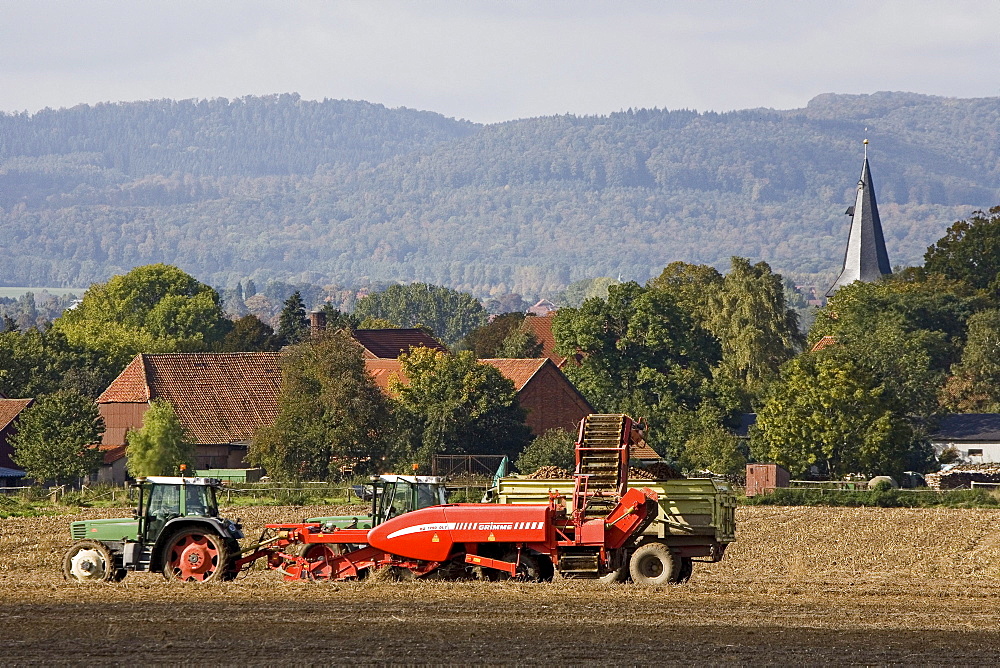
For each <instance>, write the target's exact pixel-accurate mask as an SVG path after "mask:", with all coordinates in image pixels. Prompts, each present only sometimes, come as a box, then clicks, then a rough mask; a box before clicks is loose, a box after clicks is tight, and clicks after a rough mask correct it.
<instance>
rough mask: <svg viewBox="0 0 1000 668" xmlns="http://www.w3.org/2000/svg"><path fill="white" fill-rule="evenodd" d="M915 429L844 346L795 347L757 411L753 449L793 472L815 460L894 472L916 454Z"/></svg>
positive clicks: (833, 472) (842, 469) (836, 472)
mask: <svg viewBox="0 0 1000 668" xmlns="http://www.w3.org/2000/svg"><path fill="white" fill-rule="evenodd" d="M913 450H914V436H913V432H912V430H911V428H910V426H909V424H908V423H907V421H906V420H905V419H904V418H903V415H902V410H901V407H900V406H898V405H896V403H895V402H894V398H893V397H891V396H889V395H888V394H887V393H886V391H885V387H884V386H883V385H882V384H881V383H880V382H879V379H878V378H877V377H876V376H875V375H874V374H873V373H872V372H871V371H870V370H868V369H866V368H865V367H864V366H863V365H862V364H860V363H858V362H857V361H856V360H854V359H852V355H850V353H849V352H848V351H846V350H845V349H838V348H836V347H834V348H828V349H826V350H823V351H820V352H817V353H807V354H804V355H800V356H799V357H797V358H795V359H794V360H792V361H790V362H789V363H788V364H786V365H785V367H784V368H783V370H782V377H781V382H780V383H778V384H776V385H775V386H774V387H773V391H772V393H771V394H770V396H769V397H768V398H767V400H766V401H765V402H764V405H763V406H762V407H761V409H760V410H759V411H758V413H757V424H756V427H755V429H754V430H753V431H752V435H751V451H752V452H753V455H754V457H755V458H756V459H757V460H758V461H772V462H776V463H778V464H781V465H782V466H784V467H785V468H787V469H788V470H789V471H791V472H792V474H793V475H803V474H805V473H807V472H808V470H809V469H810V467H812V466H816V467H817V468H818V469H819V471H820V472H821V473H825V474H829V475H830V476H831V477H833V478H839V477H842V476H844V475H846V474H849V473H863V474H866V475H874V474H896V473H899V472H901V471H903V470H905V469H906V467H907V465H908V464H909V463H911V462H912V460H913V457H912V455H913Z"/></svg>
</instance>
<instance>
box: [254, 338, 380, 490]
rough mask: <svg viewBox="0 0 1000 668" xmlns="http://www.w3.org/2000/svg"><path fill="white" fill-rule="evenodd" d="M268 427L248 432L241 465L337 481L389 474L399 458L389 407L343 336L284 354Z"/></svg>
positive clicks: (308, 343) (276, 473)
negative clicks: (250, 438) (244, 460)
mask: <svg viewBox="0 0 1000 668" xmlns="http://www.w3.org/2000/svg"><path fill="white" fill-rule="evenodd" d="M278 409H279V410H278V416H277V418H276V419H275V422H274V424H273V425H269V426H265V427H262V428H260V429H258V430H257V432H256V433H255V434H254V438H253V442H252V443H251V445H250V447H249V449H248V452H247V459H248V460H249V461H250V462H251V463H254V464H257V465H260V466H263V467H264V468H265V469H266V470H267V471H268V473H269V474H270V475H271V476H272V477H275V478H280V479H294V480H328V479H337V478H340V477H342V476H343V475H346V474H349V473H353V474H355V475H365V474H369V473H384V472H386V471H388V470H391V469H392V465H393V463H394V461H395V459H396V457H397V456H398V455H399V451H398V450H397V449H396V447H395V446H396V444H397V441H396V440H395V435H394V426H393V425H394V423H393V414H392V404H391V402H390V401H389V399H388V398H387V397H386V396H385V395H384V394H383V393H382V391H381V390H380V389H379V388H378V386H377V385H376V384H375V381H374V380H373V379H372V377H371V376H370V375H369V374H368V372H367V371H366V369H365V362H364V359H363V357H362V352H361V347H360V346H358V345H357V343H355V342H354V341H353V340H352V339H351V338H350V337H349V336H348V334H347V333H345V332H333V333H328V334H327V335H325V336H323V337H320V338H317V339H310V340H308V341H305V342H303V343H300V344H298V345H296V346H293V347H292V348H290V349H289V350H287V351H286V352H285V354H284V356H283V359H282V387H281V393H280V395H279V397H278Z"/></svg>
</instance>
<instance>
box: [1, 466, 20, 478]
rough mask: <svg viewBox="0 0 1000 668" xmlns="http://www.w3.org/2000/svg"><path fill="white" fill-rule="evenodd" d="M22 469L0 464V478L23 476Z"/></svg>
mask: <svg viewBox="0 0 1000 668" xmlns="http://www.w3.org/2000/svg"><path fill="white" fill-rule="evenodd" d="M23 477H24V471H21V470H18V469H12V468H7V467H6V466H0V478H23Z"/></svg>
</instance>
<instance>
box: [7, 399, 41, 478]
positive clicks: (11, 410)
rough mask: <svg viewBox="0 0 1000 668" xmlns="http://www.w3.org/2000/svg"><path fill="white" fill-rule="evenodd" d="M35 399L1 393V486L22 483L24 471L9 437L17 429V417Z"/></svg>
mask: <svg viewBox="0 0 1000 668" xmlns="http://www.w3.org/2000/svg"><path fill="white" fill-rule="evenodd" d="M34 401H35V400H34V399H7V398H6V397H4V396H3V395H2V394H0V487H14V486H17V485H20V484H21V481H22V479H23V478H24V471H22V470H21V469H20V468H18V467H17V465H16V464H15V463H14V460H13V459H12V455H13V454H14V448H13V446H11V445H10V444H9V443H8V439H9V438H10V437H11V436H13V435H14V433H15V432H16V431H17V418H18V416H20V415H21V413H22V411H24V409H25V408H27V407H28V406H30V405H31V404H32V403H34Z"/></svg>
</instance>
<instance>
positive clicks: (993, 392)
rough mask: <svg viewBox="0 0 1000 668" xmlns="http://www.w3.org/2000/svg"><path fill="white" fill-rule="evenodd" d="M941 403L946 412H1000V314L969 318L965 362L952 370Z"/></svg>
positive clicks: (993, 311)
mask: <svg viewBox="0 0 1000 668" xmlns="http://www.w3.org/2000/svg"><path fill="white" fill-rule="evenodd" d="M940 400H941V406H942V407H943V408H944V409H945V410H950V411H955V412H958V413H995V412H997V411H998V410H1000V310H997V309H987V310H985V311H980V312H979V313H976V314H973V315H972V316H970V317H969V320H968V338H967V340H966V343H965V348H964V349H963V350H962V359H961V362H960V363H959V364H955V365H954V366H952V368H951V374H950V376H949V377H948V379H947V382H946V383H945V385H944V387H943V388H942V391H941V398H940Z"/></svg>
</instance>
